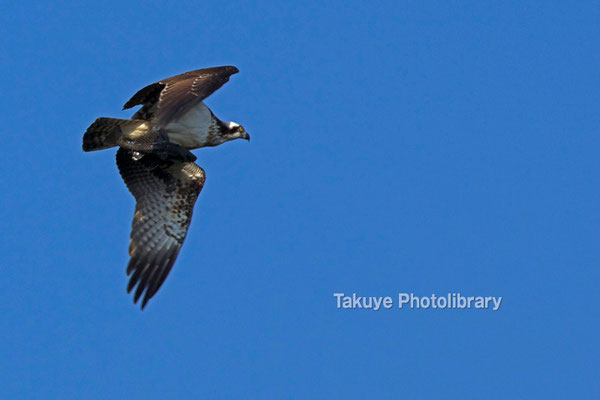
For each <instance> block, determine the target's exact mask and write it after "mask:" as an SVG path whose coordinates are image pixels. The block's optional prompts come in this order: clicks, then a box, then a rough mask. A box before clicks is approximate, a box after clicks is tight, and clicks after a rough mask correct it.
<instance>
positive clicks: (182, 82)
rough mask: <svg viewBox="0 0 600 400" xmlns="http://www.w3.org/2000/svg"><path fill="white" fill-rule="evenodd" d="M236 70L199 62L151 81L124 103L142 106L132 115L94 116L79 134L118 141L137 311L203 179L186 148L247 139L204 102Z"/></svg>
mask: <svg viewBox="0 0 600 400" xmlns="http://www.w3.org/2000/svg"><path fill="white" fill-rule="evenodd" d="M238 72H239V71H238V69H237V68H236V67H233V66H225V67H214V68H205V69H198V70H195V71H189V72H185V73H183V74H180V75H176V76H173V77H171V78H167V79H163V80H161V81H158V82H155V83H153V84H151V85H148V86H146V87H145V88H143V89H141V90H139V91H138V92H137V93H136V94H134V95H133V97H132V98H131V99H130V100H129V101H128V102H127V103H125V105H124V106H123V109H124V110H125V109H128V108H132V107H135V106H138V105H141V106H142V107H141V108H140V109H139V110H138V111H137V112H136V113H135V114H134V115H133V117H132V118H131V119H117V118H98V119H96V121H94V123H93V124H92V125H90V127H89V128H88V129H87V131H86V132H85V134H84V135H83V151H95V150H102V149H108V148H112V147H119V149H118V150H117V166H118V168H119V172H120V173H121V177H122V178H123V181H125V184H126V185H127V188H128V189H129V191H130V192H131V194H132V195H133V197H135V200H136V206H135V213H134V215H133V222H132V226H131V237H130V243H129V256H130V257H131V258H130V260H129V264H128V266H127V275H128V276H130V278H129V284H128V285H127V292H131V291H132V290H133V288H136V290H135V294H134V298H133V299H134V303H137V301H138V300H139V299H140V297H141V296H142V294H143V295H144V297H143V299H142V309H144V307H145V306H146V303H147V302H148V300H150V299H151V298H152V296H154V295H155V294H156V292H157V291H158V289H159V288H160V287H161V285H162V284H163V282H164V281H165V279H166V278H167V275H168V274H169V271H171V268H172V267H173V264H174V263H175V259H176V258H177V255H178V254H179V250H180V249H181V246H182V244H183V241H184V239H185V236H186V234H187V231H188V228H189V226H190V222H191V218H192V212H193V209H194V204H195V203H196V199H197V198H198V195H199V194H200V191H201V190H202V186H203V185H204V180H205V177H206V175H205V173H204V170H203V169H202V168H200V167H199V166H198V165H196V164H195V163H194V161H195V160H196V156H194V155H193V154H192V153H191V152H190V150H192V149H197V148H200V147H207V146H218V145H220V144H222V143H225V142H228V141H230V140H234V139H246V140H250V135H248V133H247V132H246V131H245V130H244V128H243V127H242V126H241V125H240V124H238V123H235V122H227V121H221V120H220V119H218V118H217V117H216V116H215V115H214V114H213V112H212V111H211V110H210V109H209V108H208V107H207V106H206V105H205V104H204V103H203V101H204V99H206V98H207V97H208V96H210V95H211V94H212V93H214V92H215V91H216V90H218V89H219V88H220V87H221V86H223V85H224V84H225V83H226V82H227V81H228V80H229V77H230V76H231V75H233V74H236V73H238ZM136 285H137V287H136Z"/></svg>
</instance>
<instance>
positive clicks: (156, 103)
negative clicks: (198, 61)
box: [123, 66, 239, 126]
mask: <svg viewBox="0 0 600 400" xmlns="http://www.w3.org/2000/svg"><path fill="white" fill-rule="evenodd" d="M238 72H239V70H238V69H237V68H236V67H233V66H226V67H214V68H205V69H198V70H195V71H189V72H184V73H183V74H180V75H176V76H173V77H171V78H167V79H163V80H162V81H158V82H156V83H153V84H151V85H148V86H146V87H145V88H143V89H141V90H140V91H138V92H137V93H136V94H134V95H133V97H132V98H131V99H130V100H129V101H128V102H127V103H125V105H124V106H123V109H124V110H125V109H128V108H131V107H134V106H137V105H143V106H144V107H142V108H141V109H140V110H139V111H138V112H137V113H136V114H135V115H134V118H140V119H146V120H147V119H150V118H152V119H153V120H154V122H155V123H156V124H157V125H159V126H166V125H167V124H168V123H169V122H170V121H173V120H174V119H177V118H179V117H180V116H182V115H183V114H185V113H186V112H187V111H189V110H190V109H191V108H192V107H194V106H195V105H196V104H198V103H200V102H201V101H202V100H204V99H205V98H207V97H208V96H210V95H211V94H213V93H214V92H215V91H216V90H217V89H219V88H220V87H221V86H223V85H224V84H225V83H226V82H227V81H228V80H229V77H230V76H231V75H233V74H236V73H238Z"/></svg>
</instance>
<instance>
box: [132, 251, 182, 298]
mask: <svg viewBox="0 0 600 400" xmlns="http://www.w3.org/2000/svg"><path fill="white" fill-rule="evenodd" d="M179 248H180V244H179V243H176V244H173V243H171V244H169V245H167V246H166V248H164V249H161V250H160V251H158V252H153V253H150V254H146V255H144V256H142V258H141V259H140V260H138V259H137V258H136V257H133V258H132V259H131V261H130V262H129V265H130V266H131V265H134V267H133V271H134V272H133V275H132V276H131V278H130V279H129V283H128V285H127V293H131V291H132V290H133V288H134V287H135V288H136V289H135V293H134V296H133V302H134V303H135V304H137V302H138V300H139V299H140V298H141V297H142V294H143V295H144V296H143V299H142V309H144V307H146V303H148V300H150V299H151V298H152V297H154V295H155V294H156V293H157V292H158V290H159V289H160V287H161V286H162V285H163V283H164V282H165V280H166V279H167V276H168V275H169V272H170V271H171V269H172V268H173V264H175V260H176V259H177V255H178V253H179ZM136 285H137V287H136Z"/></svg>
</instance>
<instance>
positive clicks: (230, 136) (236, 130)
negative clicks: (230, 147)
mask: <svg viewBox="0 0 600 400" xmlns="http://www.w3.org/2000/svg"><path fill="white" fill-rule="evenodd" d="M223 125H224V126H225V129H224V132H223V136H224V137H225V138H226V140H234V139H246V140H248V141H250V135H249V134H248V132H246V130H245V129H244V128H243V127H242V126H241V125H240V124H238V123H237V122H223Z"/></svg>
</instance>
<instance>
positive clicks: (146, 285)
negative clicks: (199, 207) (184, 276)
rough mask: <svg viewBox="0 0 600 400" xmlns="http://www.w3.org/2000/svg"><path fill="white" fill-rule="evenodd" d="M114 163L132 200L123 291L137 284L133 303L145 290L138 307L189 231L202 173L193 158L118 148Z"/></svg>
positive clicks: (152, 291)
mask: <svg viewBox="0 0 600 400" xmlns="http://www.w3.org/2000/svg"><path fill="white" fill-rule="evenodd" d="M117 166H118V167H119V172H120V173H121V177H122V178H123V180H124V181H125V184H126V185H127V188H128V189H129V191H130V192H131V194H133V196H134V197H135V199H136V206H135V214H134V216H133V222H132V226H131V240H130V245H129V255H130V256H131V259H130V260H129V265H128V266H127V275H131V274H132V273H133V275H131V278H130V280H129V284H128V286H127V291H128V292H131V290H132V289H133V288H134V287H135V286H136V284H137V288H136V290H135V295H134V302H136V303H137V301H138V299H139V298H140V296H141V295H142V293H144V291H145V295H144V298H143V300H142V309H143V308H144V307H145V306H146V303H147V302H148V300H150V299H151V298H152V296H154V295H155V294H156V292H157V291H158V289H159V288H160V286H161V285H162V284H163V282H164V281H165V279H166V277H167V275H168V274H169V271H170V270H171V268H172V267H173V264H174V263H175V259H176V258H177V255H178V254H179V249H181V245H182V244H183V240H184V239H185V236H186V234H187V231H188V228H189V226H190V222H191V219H192V212H193V209H194V203H196V199H197V198H198V195H199V194H200V191H201V190H202V186H203V185H204V180H205V173H204V170H203V169H202V168H200V167H199V166H198V165H196V164H194V163H193V162H181V161H174V160H170V159H167V160H162V159H160V158H159V157H157V156H154V155H152V154H145V155H144V156H143V157H142V158H141V159H139V160H138V161H136V160H135V159H134V158H133V151H131V150H128V149H124V148H119V150H118V151H117Z"/></svg>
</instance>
